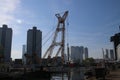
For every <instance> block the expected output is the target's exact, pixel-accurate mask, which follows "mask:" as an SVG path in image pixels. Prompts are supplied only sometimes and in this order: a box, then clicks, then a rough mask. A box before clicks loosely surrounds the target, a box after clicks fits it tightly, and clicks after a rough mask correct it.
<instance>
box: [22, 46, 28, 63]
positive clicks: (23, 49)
mask: <svg viewBox="0 0 120 80" xmlns="http://www.w3.org/2000/svg"><path fill="white" fill-rule="evenodd" d="M26 53H27V50H26V45H23V46H22V62H23V64H26V58H25V54H26Z"/></svg>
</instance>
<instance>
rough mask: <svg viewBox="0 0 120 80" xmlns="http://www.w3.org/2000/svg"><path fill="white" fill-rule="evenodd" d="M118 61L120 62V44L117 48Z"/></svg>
mask: <svg viewBox="0 0 120 80" xmlns="http://www.w3.org/2000/svg"><path fill="white" fill-rule="evenodd" d="M117 53H118V54H117V57H118V58H117V60H119V61H120V44H119V45H118V46H117Z"/></svg>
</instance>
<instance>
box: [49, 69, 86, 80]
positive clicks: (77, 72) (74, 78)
mask: <svg viewBox="0 0 120 80" xmlns="http://www.w3.org/2000/svg"><path fill="white" fill-rule="evenodd" d="M84 71H85V68H83V67H81V68H72V69H70V72H69V73H64V74H62V73H61V74H53V75H52V78H51V80H84V78H85V77H84Z"/></svg>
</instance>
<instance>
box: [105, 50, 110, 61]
mask: <svg viewBox="0 0 120 80" xmlns="http://www.w3.org/2000/svg"><path fill="white" fill-rule="evenodd" d="M105 58H106V59H108V58H109V50H108V49H106V55H105Z"/></svg>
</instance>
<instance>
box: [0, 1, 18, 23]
mask: <svg viewBox="0 0 120 80" xmlns="http://www.w3.org/2000/svg"><path fill="white" fill-rule="evenodd" d="M19 3H20V0H1V1H0V25H2V24H9V23H10V22H12V21H13V20H14V19H15V17H14V15H13V14H14V12H15V10H16V9H17V7H18V6H19Z"/></svg>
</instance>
